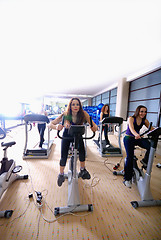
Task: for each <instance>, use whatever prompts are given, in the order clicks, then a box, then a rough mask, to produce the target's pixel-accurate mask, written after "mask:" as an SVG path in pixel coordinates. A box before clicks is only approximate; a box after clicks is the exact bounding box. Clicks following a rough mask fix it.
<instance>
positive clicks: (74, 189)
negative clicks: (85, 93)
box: [54, 121, 95, 216]
mask: <svg viewBox="0 0 161 240" xmlns="http://www.w3.org/2000/svg"><path fill="white" fill-rule="evenodd" d="M91 126H92V121H91ZM59 133H60V131H58V133H57V135H58V137H59V138H61V139H74V153H73V155H72V157H71V158H70V161H69V169H68V174H65V178H66V179H68V204H67V206H66V207H56V208H55V210H54V215H55V216H56V215H58V214H64V213H70V212H83V211H90V212H92V211H93V205H92V204H86V205H81V204H80V198H79V188H78V173H77V169H76V168H77V150H78V143H79V138H80V137H82V135H83V134H84V133H85V126H84V125H72V126H71V127H70V129H69V135H71V137H70V138H69V137H61V136H60V134H59ZM94 136H95V133H94V132H93V135H92V136H91V137H86V136H85V137H82V138H83V139H92V138H93V137H94Z"/></svg>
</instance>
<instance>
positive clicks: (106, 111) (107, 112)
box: [98, 104, 110, 147]
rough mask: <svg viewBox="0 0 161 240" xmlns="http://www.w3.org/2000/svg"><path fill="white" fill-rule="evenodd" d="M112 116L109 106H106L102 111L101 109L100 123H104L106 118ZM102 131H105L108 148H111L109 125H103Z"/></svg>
mask: <svg viewBox="0 0 161 240" xmlns="http://www.w3.org/2000/svg"><path fill="white" fill-rule="evenodd" d="M109 116H110V107H109V105H108V104H105V105H104V106H103V107H102V109H101V113H100V121H102V120H103V119H104V118H107V117H109ZM102 131H104V136H105V141H106V147H109V146H110V142H109V139H108V125H107V124H103V126H102ZM101 134H102V133H101ZM99 139H100V136H99V138H98V141H99Z"/></svg>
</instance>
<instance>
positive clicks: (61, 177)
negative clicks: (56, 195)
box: [57, 174, 65, 187]
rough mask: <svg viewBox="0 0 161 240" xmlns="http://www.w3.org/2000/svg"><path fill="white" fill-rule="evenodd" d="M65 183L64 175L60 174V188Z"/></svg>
mask: <svg viewBox="0 0 161 240" xmlns="http://www.w3.org/2000/svg"><path fill="white" fill-rule="evenodd" d="M64 181H65V177H64V174H59V175H58V180H57V184H58V186H59V187H61V185H62V184H63V182H64Z"/></svg>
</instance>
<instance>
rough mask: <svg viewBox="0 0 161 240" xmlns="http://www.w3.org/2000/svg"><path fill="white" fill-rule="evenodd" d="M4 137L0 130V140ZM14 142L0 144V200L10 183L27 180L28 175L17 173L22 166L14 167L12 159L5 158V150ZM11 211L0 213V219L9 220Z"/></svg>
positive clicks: (0, 129) (4, 134)
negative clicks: (1, 154) (0, 156)
mask: <svg viewBox="0 0 161 240" xmlns="http://www.w3.org/2000/svg"><path fill="white" fill-rule="evenodd" d="M5 137H6V133H5V132H4V131H3V129H2V128H0V139H3V138H5ZM15 144H16V142H14V141H13V142H7V143H4V142H2V143H1V146H2V147H3V151H4V157H3V158H2V161H1V169H0V198H1V197H2V195H3V193H4V192H5V190H6V189H7V188H8V187H9V186H10V185H11V183H12V182H14V181H16V180H20V179H28V175H22V176H20V175H18V174H17V173H18V172H20V171H21V170H22V166H20V165H19V166H16V164H15V161H14V160H13V159H11V160H8V157H7V149H8V148H9V147H12V146H13V145H15ZM12 213H13V210H4V211H0V217H1V218H2V217H4V218H10V217H11V216H12Z"/></svg>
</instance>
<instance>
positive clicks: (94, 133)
mask: <svg viewBox="0 0 161 240" xmlns="http://www.w3.org/2000/svg"><path fill="white" fill-rule="evenodd" d="M95 134H96V133H95V132H93V135H92V136H91V137H83V139H87V140H88V139H92V138H94V136H95Z"/></svg>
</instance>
